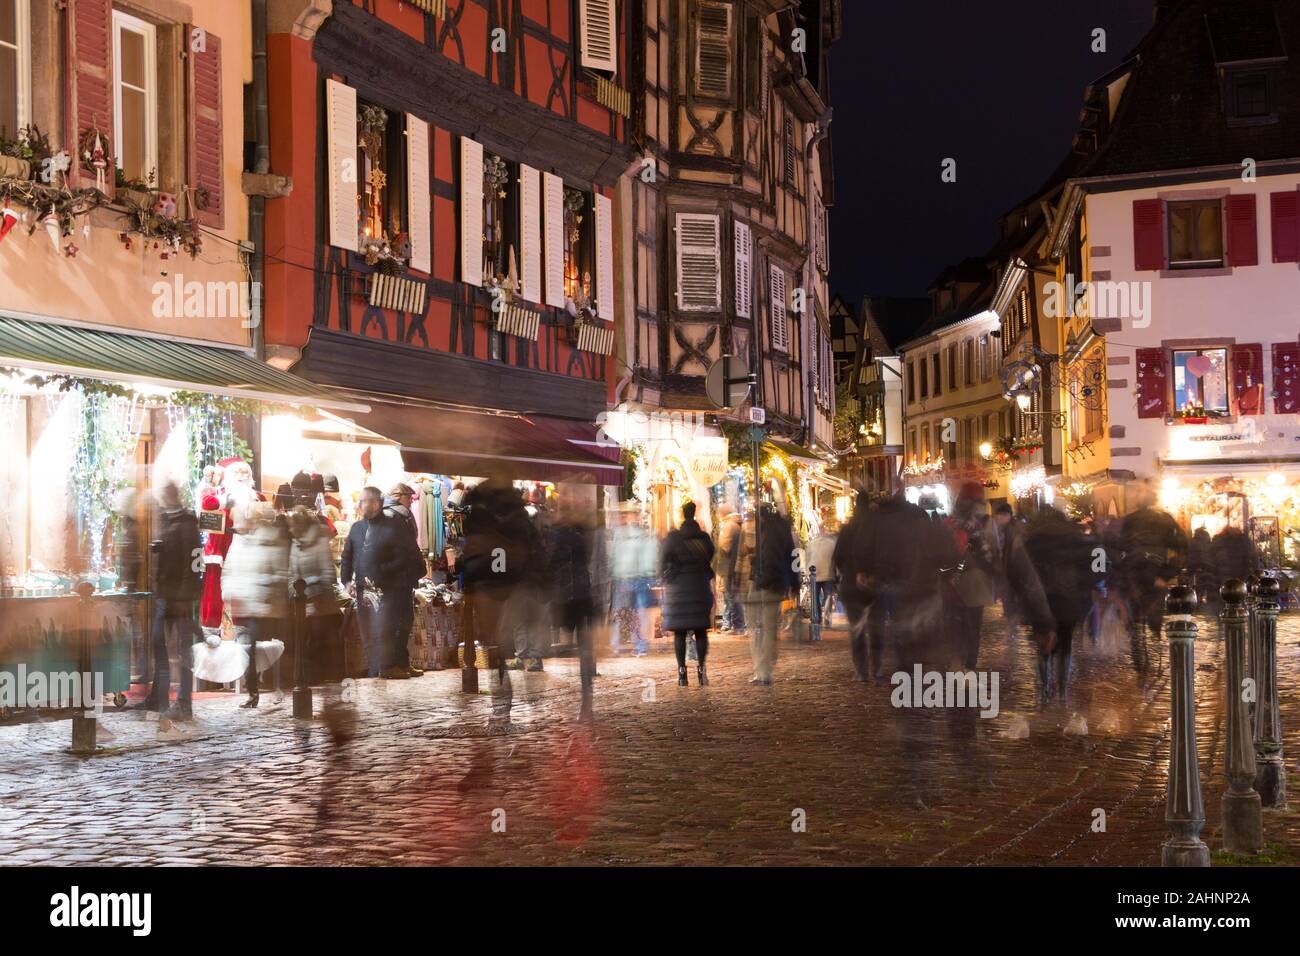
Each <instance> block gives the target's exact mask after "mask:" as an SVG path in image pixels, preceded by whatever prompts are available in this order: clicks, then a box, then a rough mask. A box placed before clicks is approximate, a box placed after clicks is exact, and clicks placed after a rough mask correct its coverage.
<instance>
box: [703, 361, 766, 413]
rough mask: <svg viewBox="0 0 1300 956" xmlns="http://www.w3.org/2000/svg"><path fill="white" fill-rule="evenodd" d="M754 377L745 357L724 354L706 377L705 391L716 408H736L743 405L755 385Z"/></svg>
mask: <svg viewBox="0 0 1300 956" xmlns="http://www.w3.org/2000/svg"><path fill="white" fill-rule="evenodd" d="M753 384H754V377H753V375H751V374H750V372H749V366H748V365H746V364H745V360H744V359H743V358H738V357H736V356H734V355H724V356H722V359H721V360H720V361H717V362H714V363H713V365H712V366H711V367H710V368H709V374H708V375H706V376H705V378H704V392H705V394H706V395H708V396H709V401H710V402H712V403H713V404H714V406H715V407H716V408H736V407H737V406H739V405H743V404H744V402H745V399H746V398H747V397H748V396H749V390H750V388H751V387H753Z"/></svg>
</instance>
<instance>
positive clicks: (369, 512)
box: [339, 488, 423, 680]
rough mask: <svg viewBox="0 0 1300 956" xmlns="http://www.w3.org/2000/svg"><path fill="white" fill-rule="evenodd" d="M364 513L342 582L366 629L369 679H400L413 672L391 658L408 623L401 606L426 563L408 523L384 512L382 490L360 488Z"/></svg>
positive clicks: (346, 554) (350, 541) (346, 553)
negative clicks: (403, 625)
mask: <svg viewBox="0 0 1300 956" xmlns="http://www.w3.org/2000/svg"><path fill="white" fill-rule="evenodd" d="M361 514H362V517H361V520H359V521H356V522H353V524H352V527H351V528H349V529H348V538H347V542H346V543H345V544H344V545H343V560H342V562H341V565H340V568H339V572H340V573H339V580H340V582H341V583H342V584H343V586H344V587H345V588H347V591H348V593H349V594H351V595H352V596H353V597H355V598H356V599H357V617H358V620H360V621H365V622H366V623H367V625H368V626H366V627H365V628H364V630H363V633H365V634H366V635H367V636H366V645H367V649H368V650H369V658H370V670H369V676H371V677H385V678H388V679H390V680H402V679H404V678H408V677H410V676H411V674H410V672H409V671H408V670H407V669H406V668H404V667H401V666H399V664H398V662H397V661H396V660H393V659H392V658H391V657H390V654H391V650H392V647H393V645H394V643H395V641H394V634H395V632H396V631H397V629H398V628H400V627H401V622H402V620H403V619H404V618H403V615H402V613H401V610H400V609H399V604H400V602H402V601H406V602H407V603H410V601H411V600H412V598H411V580H412V576H413V575H414V574H415V570H416V568H417V567H418V566H419V564H420V563H422V561H423V559H422V558H421V556H420V549H419V547H418V546H417V545H416V543H415V541H414V540H412V539H411V533H410V529H409V528H408V527H407V525H406V522H405V521H404V520H403V519H402V518H401V517H398V516H397V515H393V514H389V513H387V512H386V511H385V509H384V495H383V492H382V491H380V490H379V489H378V488H363V489H362V490H361Z"/></svg>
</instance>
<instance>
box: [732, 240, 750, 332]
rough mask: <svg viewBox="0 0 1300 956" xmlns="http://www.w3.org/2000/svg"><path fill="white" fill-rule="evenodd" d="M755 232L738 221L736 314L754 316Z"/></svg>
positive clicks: (744, 316)
mask: <svg viewBox="0 0 1300 956" xmlns="http://www.w3.org/2000/svg"><path fill="white" fill-rule="evenodd" d="M753 261H754V234H753V233H752V232H751V231H750V229H749V226H748V225H747V224H746V223H743V222H737V223H736V276H735V278H736V315H737V317H739V318H742V319H748V318H752V317H753V314H752V303H753V282H754V278H753V265H752V263H753Z"/></svg>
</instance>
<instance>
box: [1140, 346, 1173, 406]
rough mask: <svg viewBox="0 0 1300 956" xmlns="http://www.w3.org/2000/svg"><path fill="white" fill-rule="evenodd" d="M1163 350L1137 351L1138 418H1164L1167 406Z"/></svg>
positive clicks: (1167, 391) (1166, 375)
mask: <svg viewBox="0 0 1300 956" xmlns="http://www.w3.org/2000/svg"><path fill="white" fill-rule="evenodd" d="M1167 378H1168V372H1167V370H1166V360H1165V350H1164V349H1138V350H1137V400H1138V418H1164V416H1165V413H1166V411H1167V409H1168V406H1169V390H1168V386H1167V381H1166V380H1167Z"/></svg>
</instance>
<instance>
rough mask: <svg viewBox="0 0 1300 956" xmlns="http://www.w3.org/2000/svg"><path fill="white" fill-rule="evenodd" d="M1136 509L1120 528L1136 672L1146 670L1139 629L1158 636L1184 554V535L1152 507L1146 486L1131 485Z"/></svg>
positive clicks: (1173, 521) (1185, 548)
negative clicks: (1167, 598)
mask: <svg viewBox="0 0 1300 956" xmlns="http://www.w3.org/2000/svg"><path fill="white" fill-rule="evenodd" d="M1129 487H1130V490H1131V494H1132V495H1133V498H1134V500H1135V501H1136V502H1137V503H1138V505H1139V507H1138V508H1137V510H1136V511H1133V512H1131V513H1130V514H1128V515H1126V516H1125V517H1124V523H1123V525H1122V526H1121V528H1120V535H1119V537H1120V548H1121V550H1122V553H1123V554H1122V561H1123V575H1122V576H1123V580H1124V589H1125V592H1126V594H1127V596H1128V601H1129V607H1130V608H1131V623H1132V625H1133V627H1134V634H1133V636H1134V641H1135V643H1134V647H1133V654H1134V661H1133V664H1134V666H1135V667H1136V668H1137V670H1138V671H1143V670H1145V669H1146V660H1147V654H1146V647H1145V644H1144V642H1143V641H1142V640H1140V638H1141V637H1142V635H1141V634H1140V626H1143V625H1144V626H1145V627H1146V628H1147V631H1148V634H1149V635H1150V636H1151V637H1153V638H1154V637H1157V636H1158V635H1159V634H1160V629H1161V626H1162V624H1163V622H1164V613H1165V593H1166V590H1167V589H1168V587H1169V585H1170V584H1171V583H1173V581H1174V579H1175V577H1177V575H1178V571H1179V569H1181V568H1182V566H1183V561H1184V559H1185V558H1186V555H1187V535H1186V534H1184V533H1183V529H1182V528H1180V527H1179V526H1178V522H1176V521H1175V520H1174V519H1173V517H1172V516H1170V515H1169V514H1168V513H1167V512H1164V511H1161V510H1160V509H1159V508H1157V507H1156V506H1155V496H1154V493H1153V492H1152V490H1151V489H1150V487H1149V486H1144V485H1136V484H1135V485H1130V486H1129Z"/></svg>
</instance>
